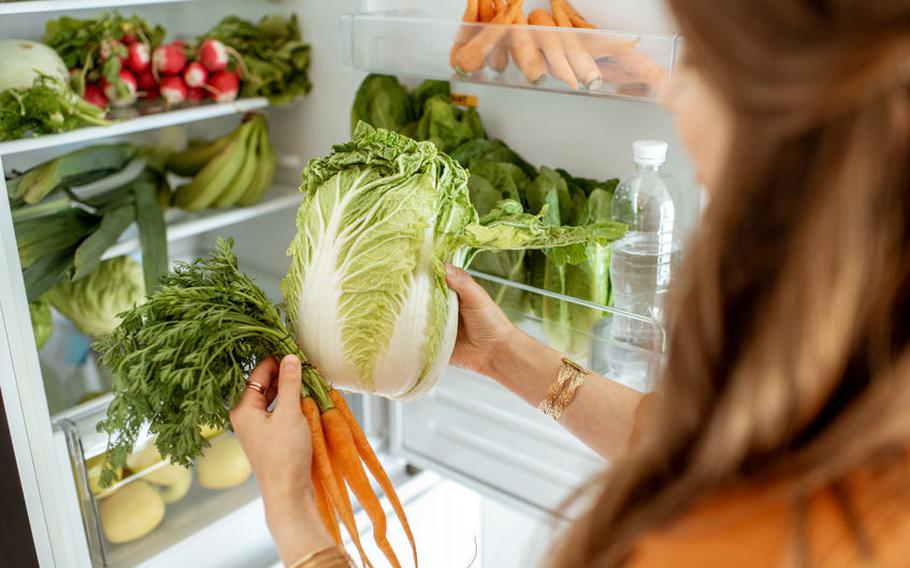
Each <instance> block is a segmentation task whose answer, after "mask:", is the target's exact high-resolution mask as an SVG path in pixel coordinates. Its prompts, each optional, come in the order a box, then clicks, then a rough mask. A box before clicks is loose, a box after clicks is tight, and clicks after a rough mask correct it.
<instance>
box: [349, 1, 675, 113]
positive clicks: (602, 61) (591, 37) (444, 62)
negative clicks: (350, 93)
mask: <svg viewBox="0 0 910 568" xmlns="http://www.w3.org/2000/svg"><path fill="white" fill-rule="evenodd" d="M342 30H343V34H344V39H343V42H344V49H345V61H346V64H347V65H348V66H350V67H354V68H356V69H361V70H364V71H370V72H377V73H389V74H395V75H403V76H412V77H418V78H424V79H441V80H450V79H451V80H459V81H467V82H473V83H487V84H495V85H502V86H508V87H521V88H529V89H541V90H546V91H556V92H565V93H575V94H584V95H594V96H611V97H620V98H626V99H632V100H646V101H649V100H653V99H654V98H655V97H656V95H657V92H658V90H659V89H660V87H661V86H662V85H663V83H664V82H665V81H666V79H667V78H668V77H669V75H670V73H671V72H672V69H673V64H674V62H675V60H676V57H677V53H678V50H679V47H680V43H681V37H680V36H679V35H678V34H639V33H634V32H619V31H609V30H600V29H581V28H558V27H556V28H554V27H543V26H523V25H498V24H475V23H472V24H465V23H462V22H459V21H457V20H445V19H440V18H434V17H427V16H426V15H425V14H423V13H421V12H414V11H407V12H398V11H396V12H380V13H364V14H349V15H345V16H344V17H343V20H342ZM478 38H482V39H483V40H484V41H479V40H478ZM472 40H474V41H475V46H478V47H480V48H481V53H486V52H489V54H490V57H488V58H486V61H484V58H483V57H479V58H478V57H472V58H469V60H461V62H462V63H468V64H469V65H470V67H469V68H468V69H463V68H461V67H459V65H458V64H457V62H456V65H454V66H453V64H452V61H450V59H451V52H452V47H453V45H454V44H456V43H461V44H463V43H465V42H470V41H472ZM533 52H540V53H541V55H542V56H543V58H544V59H543V60H544V62H545V64H544V65H543V66H541V65H540V63H539V62H538V63H537V64H536V65H530V64H528V63H527V61H528V59H526V58H522V60H523V61H524V62H525V64H523V65H522V66H519V65H518V64H517V63H516V58H515V56H514V55H513V54H514V53H519V54H521V53H524V54H525V55H526V56H527V54H529V53H531V55H530V57H531V58H537V57H538V56H536V55H533ZM476 53H477V52H476V51H475V54H476ZM494 53H498V54H499V58H500V62H503V63H505V66H504V67H503V68H502V69H501V71H500V70H496V69H494V68H493V67H492V66H491V63H490V61H491V59H492V58H493V54H494ZM562 58H565V59H562ZM560 61H562V63H563V64H560V63H559V62H560ZM579 62H580V63H581V64H583V65H579ZM566 63H568V64H569V66H570V67H575V68H576V72H575V73H566V72H565V70H566V67H565V64H566ZM493 65H495V63H493ZM478 66H481V67H480V68H476V67H478ZM559 69H562V70H563V71H562V72H560V71H559ZM558 77H563V78H564V79H567V80H560V79H559V78H558ZM571 77H574V79H572V78H571ZM570 82H571V84H570ZM576 82H577V84H575V83H576Z"/></svg>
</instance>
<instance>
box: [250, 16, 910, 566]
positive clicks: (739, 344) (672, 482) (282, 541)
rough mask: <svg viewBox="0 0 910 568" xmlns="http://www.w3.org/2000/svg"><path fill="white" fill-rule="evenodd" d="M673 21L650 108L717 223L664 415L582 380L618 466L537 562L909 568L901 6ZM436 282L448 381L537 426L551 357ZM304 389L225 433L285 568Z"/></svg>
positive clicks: (680, 325) (692, 266)
mask: <svg viewBox="0 0 910 568" xmlns="http://www.w3.org/2000/svg"><path fill="white" fill-rule="evenodd" d="M670 5H671V6H672V9H673V10H674V12H675V15H676V17H677V19H678V21H679V26H680V28H681V30H682V32H683V34H684V35H685V38H686V39H685V43H686V51H685V59H684V61H683V62H682V63H681V65H680V67H679V68H678V70H677V71H675V72H674V76H673V79H672V80H671V83H670V85H669V86H668V88H667V90H666V92H665V93H664V96H663V103H664V104H665V105H666V106H667V108H668V109H669V110H670V111H671V112H672V113H673V114H674V115H675V116H676V119H677V122H678V126H679V130H680V133H681V137H682V140H683V142H684V143H685V145H686V146H687V147H688V149H689V151H690V152H691V155H692V157H693V160H694V162H695V165H696V166H697V168H698V170H699V174H700V176H701V178H702V181H703V182H704V184H705V185H706V187H708V188H709V189H710V191H711V193H712V199H711V204H710V207H709V209H708V210H707V212H706V214H705V217H704V219H703V222H702V226H701V227H700V231H699V234H698V235H697V237H696V239H695V241H694V242H693V243H692V245H691V247H690V249H689V253H688V257H687V264H686V267H685V269H684V270H683V273H682V274H681V275H680V277H679V279H678V280H677V282H676V284H675V286H676V292H677V300H678V301H677V302H675V306H674V307H673V309H672V311H671V313H672V318H671V322H672V323H671V326H670V327H671V333H670V337H671V345H670V350H669V354H668V360H667V365H666V371H665V376H664V377H663V381H662V383H661V385H660V388H659V394H657V395H649V396H648V397H646V398H645V399H644V402H642V400H641V397H640V395H638V394H637V393H635V392H633V391H630V390H628V389H625V388H623V387H621V386H619V385H617V384H615V383H612V382H610V381H608V380H605V379H600V378H599V377H588V379H587V381H586V382H584V384H583V385H582V386H581V387H580V388H579V389H578V390H577V392H576V396H575V398H574V400H573V401H571V403H569V404H568V405H567V406H566V407H565V412H564V413H563V414H562V416H561V417H560V419H559V421H560V423H561V424H562V425H564V426H565V427H566V428H567V429H569V430H570V431H571V432H572V433H573V434H575V435H576V436H578V437H579V438H580V439H582V440H583V441H585V442H586V443H587V444H588V445H590V446H591V447H592V448H594V449H595V450H596V451H598V452H600V453H601V454H602V455H604V456H605V457H608V458H609V459H610V460H611V461H614V462H615V467H613V469H612V470H611V471H610V472H609V473H608V474H605V476H604V477H603V479H601V480H599V481H598V482H597V483H596V485H595V489H596V491H597V492H598V493H599V495H598V496H596V497H595V498H594V499H593V504H592V505H591V506H590V508H589V509H588V511H587V513H585V514H583V515H582V516H581V517H580V518H579V519H578V520H577V521H576V522H575V523H574V524H573V525H572V526H571V527H570V528H569V530H568V532H567V534H566V535H564V536H563V537H562V538H561V539H560V541H559V542H558V544H557V546H556V548H555V550H554V552H553V556H552V558H551V560H550V564H552V565H553V566H558V567H580V566H585V567H587V566H617V565H627V566H649V567H650V566H689V565H696V566H729V565H735V566H780V565H798V566H800V565H805V566H808V565H813V566H814V565H824V566H853V565H860V564H869V565H878V566H906V565H910V459H908V458H910V456H908V450H910V447H908V444H910V0H875V1H872V2H870V1H869V0H828V1H825V0H815V1H809V0H715V1H708V0H705V1H702V2H692V1H685V0H670ZM448 281H449V284H450V286H451V287H452V288H453V289H454V290H455V291H456V292H457V293H458V295H459V298H460V300H461V308H460V309H461V319H460V329H459V337H458V344H457V347H456V350H455V354H454V356H453V363H454V364H456V365H460V366H463V367H467V368H470V369H473V370H475V371H478V372H480V373H483V374H486V375H488V376H490V377H492V378H494V379H496V380H498V381H499V382H500V383H502V384H503V385H504V386H506V387H508V388H510V389H511V390H513V391H515V392H516V393H517V394H518V395H519V396H521V397H522V398H524V399H525V400H527V401H528V402H530V403H532V404H535V405H536V404H537V403H538V402H539V401H541V399H542V398H543V397H544V396H545V395H546V393H547V390H548V389H549V387H550V385H551V384H552V383H553V381H554V379H555V378H556V376H557V374H558V373H559V372H560V369H561V367H562V365H563V363H562V362H561V357H560V355H559V354H558V353H555V352H553V351H551V350H548V349H545V348H543V347H542V346H540V345H537V344H535V343H534V341H533V340H531V339H530V338H528V337H527V336H524V335H523V334H521V333H520V332H519V331H517V330H516V329H515V328H514V327H513V326H512V325H511V324H510V323H509V322H508V320H507V319H506V318H505V316H504V315H503V314H502V312H500V311H499V310H498V309H497V307H496V306H495V305H494V304H493V303H492V302H491V301H490V299H489V297H488V296H486V294H485V293H484V292H483V291H482V290H481V289H480V288H479V287H478V286H477V285H476V284H475V283H474V282H473V281H472V280H471V279H470V278H469V277H468V276H467V275H466V274H465V273H463V272H461V271H459V270H455V269H452V270H451V271H450V275H449V279H448ZM298 368H299V365H297V363H296V362H295V361H294V360H293V359H290V360H285V361H284V362H283V363H282V368H281V371H280V373H279V372H278V371H277V364H276V363H275V362H265V363H263V364H262V365H261V366H260V367H259V368H257V369H256V371H255V372H254V376H255V380H257V381H259V382H262V383H267V382H269V381H271V380H272V378H273V375H277V379H276V380H277V381H278V398H279V401H278V405H277V410H276V411H275V412H274V413H273V414H272V415H269V414H268V413H266V412H265V400H264V399H263V398H262V397H261V396H259V395H258V394H257V393H255V392H248V393H247V395H246V396H245V397H244V399H243V401H242V402H241V403H240V404H239V405H238V407H237V409H236V410H235V411H234V413H233V414H232V421H233V423H234V425H235V427H236V430H237V433H238V436H239V437H240V440H241V442H242V443H243V445H244V448H245V449H246V450H247V452H248V455H249V457H250V461H251V462H252V464H253V467H254V470H255V473H256V476H257V478H258V479H259V482H260V485H261V487H262V491H263V495H264V498H265V506H266V511H267V516H268V520H269V526H270V527H271V528H272V530H273V534H274V536H275V540H276V542H277V544H278V548H279V550H280V552H281V556H282V558H283V559H284V560H285V561H286V562H288V563H289V564H290V563H293V562H295V561H296V560H298V559H299V558H305V557H306V556H307V555H308V554H311V553H312V552H313V551H318V550H320V549H321V548H324V547H326V546H328V545H330V544H331V541H330V540H329V537H328V535H327V534H325V531H324V530H323V529H322V528H321V525H320V523H319V522H318V516H317V515H316V513H315V512H314V510H313V507H312V505H311V501H312V499H311V498H310V497H309V481H308V478H309V471H310V469H309V467H310V466H309V462H308V460H307V459H301V458H299V457H298V456H308V455H309V448H310V446H309V438H308V434H307V428H306V422H305V421H304V419H303V417H302V416H301V415H300V413H299V411H298V410H296V409H297V408H298V404H297V398H296V397H297V393H298V390H299V370H298ZM595 379H597V380H595ZM284 393H288V394H287V395H286V397H287V402H286V403H283V402H282V400H281V399H282V396H283V395H284ZM257 397H258V398H257ZM633 429H634V430H635V434H634V435H633ZM262 440H269V442H270V443H269V444H261V443H257V442H260V441H262ZM630 440H634V443H633V444H631V447H630ZM289 446H290V447H289ZM265 464H269V465H268V466H266V465H265ZM276 464H277V465H276ZM301 503H306V506H301ZM324 556H325V555H324V554H322V553H320V554H317V555H316V559H314V560H310V561H307V562H309V564H307V563H306V562H305V563H304V565H312V566H331V565H332V564H331V561H330V560H323V561H320V560H318V558H319V557H324ZM314 562H315V563H314ZM320 562H321V563H320Z"/></svg>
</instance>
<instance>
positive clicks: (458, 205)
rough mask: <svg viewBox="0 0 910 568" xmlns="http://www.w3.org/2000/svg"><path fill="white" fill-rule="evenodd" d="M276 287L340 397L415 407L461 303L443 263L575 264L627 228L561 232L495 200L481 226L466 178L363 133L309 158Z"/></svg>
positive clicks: (398, 143) (405, 145) (389, 137)
mask: <svg viewBox="0 0 910 568" xmlns="http://www.w3.org/2000/svg"><path fill="white" fill-rule="evenodd" d="M301 192H302V193H303V202H302V204H301V206H300V208H299V210H298V213H297V234H296V235H295V237H294V239H293V241H292V242H291V245H290V247H289V249H288V255H289V256H290V257H291V266H290V270H289V272H288V275H287V277H286V278H285V279H284V280H283V281H282V292H283V294H284V299H285V305H286V308H287V317H288V326H289V328H290V329H291V331H292V333H293V334H294V336H295V340H296V342H297V344H298V345H299V346H300V347H301V349H302V350H303V351H304V352H305V353H306V354H307V355H308V357H309V358H310V359H311V361H312V362H313V364H315V365H316V367H317V368H318V369H319V370H320V371H321V372H322V374H323V375H324V376H325V377H326V378H328V379H329V380H330V381H332V382H333V383H334V384H335V385H336V386H338V387H340V388H344V389H346V390H352V391H357V392H367V393H374V394H379V395H383V396H387V397H390V398H396V399H411V398H415V397H418V396H420V395H421V394H423V393H425V392H427V390H428V389H429V388H430V387H432V386H433V385H434V384H435V383H436V381H437V380H438V379H439V377H440V376H441V374H442V372H443V370H444V369H445V367H446V365H447V364H448V361H449V358H450V356H451V353H452V349H453V347H454V343H455V336H456V332H457V326H458V301H457V297H456V296H455V294H454V293H453V292H452V291H451V290H449V288H448V287H447V285H446V283H445V263H447V262H449V263H452V264H454V265H456V266H462V267H465V266H467V265H468V264H469V263H470V262H471V260H472V259H473V257H474V256H475V255H476V254H477V253H478V252H480V251H496V250H520V249H529V248H532V249H543V248H547V249H549V248H552V247H558V248H553V251H554V254H553V261H554V262H556V263H560V264H565V263H579V262H582V261H583V260H584V258H585V254H586V247H587V244H588V243H591V242H598V243H601V244H606V243H607V242H609V241H611V240H614V239H616V238H618V237H619V236H621V235H622V234H623V232H624V227H623V226H622V225H617V224H612V223H599V224H590V225H586V226H584V227H563V226H559V225H553V224H547V223H545V222H544V218H545V216H546V208H544V211H541V212H539V213H538V214H532V213H528V212H526V211H524V210H523V208H522V205H521V204H520V203H519V202H517V201H514V200H508V199H507V200H502V201H500V202H499V203H497V204H496V205H495V206H494V207H492V208H491V209H489V211H487V212H486V213H485V215H483V216H482V217H481V216H479V215H478V213H477V211H476V210H475V208H474V206H473V205H472V203H471V200H470V195H469V190H468V173H467V171H466V170H465V169H464V168H463V167H462V166H461V165H459V164H458V163H457V162H456V161H454V160H453V159H451V158H450V157H449V156H447V155H446V154H444V153H442V152H440V151H439V150H438V149H437V147H436V145H434V144H433V143H431V142H415V141H414V140H411V139H410V138H407V137H406V136H404V135H401V134H398V133H395V132H391V131H388V130H383V129H374V128H373V127H370V126H369V125H367V124H365V123H360V124H358V126H357V128H356V129H355V132H354V136H353V139H352V140H351V141H350V142H348V143H345V144H339V145H336V146H334V148H333V150H332V153H331V154H330V155H329V156H326V157H322V158H316V159H314V160H311V161H310V163H309V164H308V165H307V167H306V169H305V170H304V171H303V174H302V184H301Z"/></svg>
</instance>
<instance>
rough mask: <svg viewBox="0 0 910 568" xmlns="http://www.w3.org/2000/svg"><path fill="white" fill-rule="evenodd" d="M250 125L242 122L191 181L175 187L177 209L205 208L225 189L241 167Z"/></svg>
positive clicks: (192, 209)
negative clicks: (220, 149)
mask: <svg viewBox="0 0 910 568" xmlns="http://www.w3.org/2000/svg"><path fill="white" fill-rule="evenodd" d="M251 126H252V125H251V124H250V123H245V124H243V125H242V126H241V127H240V128H238V129H237V130H235V131H234V132H233V134H232V135H231V138H232V139H231V141H230V142H229V143H228V144H227V146H225V148H224V149H223V150H222V151H221V152H220V153H219V154H218V155H217V156H215V157H214V158H212V159H211V160H210V161H209V162H208V163H207V164H206V165H205V167H203V168H202V169H201V170H200V171H199V173H198V174H196V177H194V178H193V180H192V181H191V182H189V183H186V184H183V185H181V186H180V187H178V188H177V191H176V192H175V194H174V203H175V204H176V205H177V207H180V208H181V209H187V210H190V211H196V210H199V209H205V208H206V207H209V206H210V205H211V204H212V203H214V202H215V200H216V199H218V198H219V197H220V196H221V195H222V194H223V193H224V192H225V191H227V190H228V188H229V187H230V184H231V183H232V182H233V181H234V179H235V178H236V177H237V173H238V172H239V171H240V168H241V167H242V166H243V162H244V160H243V156H244V154H245V153H246V142H247V139H248V137H249V135H250V131H251V129H252V128H251Z"/></svg>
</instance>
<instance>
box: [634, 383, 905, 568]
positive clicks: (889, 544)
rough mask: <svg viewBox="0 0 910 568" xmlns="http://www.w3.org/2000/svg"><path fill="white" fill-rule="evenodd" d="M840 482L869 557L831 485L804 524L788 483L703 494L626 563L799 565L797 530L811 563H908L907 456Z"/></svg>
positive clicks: (886, 567)
mask: <svg viewBox="0 0 910 568" xmlns="http://www.w3.org/2000/svg"><path fill="white" fill-rule="evenodd" d="M648 398H649V397H646V398H645V400H646V401H647V399H648ZM908 457H910V456H908ZM843 486H844V489H845V491H846V493H847V495H848V496H849V501H850V504H851V507H852V508H853V511H854V514H855V518H856V520H857V521H858V526H859V527H860V530H861V531H862V533H863V536H864V538H865V542H866V543H867V544H868V546H867V548H868V549H869V550H871V555H864V551H863V550H862V549H861V546H860V545H858V542H857V538H856V533H855V531H854V530H853V529H852V528H851V523H850V522H849V520H848V518H847V517H846V515H845V512H844V508H843V507H841V506H840V501H839V500H838V499H837V497H836V496H835V494H834V492H833V491H832V490H830V489H827V490H824V491H819V492H818V493H817V494H815V495H813V496H812V497H811V498H810V499H809V502H808V509H807V511H806V513H805V520H804V523H803V524H802V528H801V523H800V520H799V513H798V509H797V505H796V503H795V501H794V500H793V498H792V492H788V491H787V486H786V484H785V483H777V484H773V485H768V486H751V487H743V488H740V489H736V490H730V491H726V492H723V493H721V494H718V495H716V496H711V497H709V498H707V499H705V500H703V501H702V502H701V503H699V504H697V505H696V506H695V507H693V509H692V510H691V511H690V512H689V513H688V514H686V515H684V516H683V517H682V518H681V519H679V520H677V521H675V522H673V523H671V524H670V525H669V526H667V527H665V528H662V529H660V530H656V531H652V532H650V533H648V534H646V535H645V536H644V537H643V538H642V539H641V540H640V542H639V543H638V545H637V547H636V549H635V552H634V554H633V555H632V557H631V559H630V561H629V563H628V566H629V567H630V568H657V567H665V566H666V567H673V568H688V567H693V568H694V567H698V568H715V567H716V568H721V567H724V568H726V567H735V568H753V567H754V568H765V567H769V566H770V567H775V566H798V565H799V564H797V563H795V562H794V560H795V559H797V558H801V556H799V555H798V554H797V553H796V552H795V550H796V548H795V547H796V543H797V542H799V541H798V535H799V534H800V532H799V531H801V530H802V531H804V532H803V534H805V535H806V537H807V541H805V542H807V543H808V554H807V557H808V559H809V565H810V566H824V567H825V568H827V567H829V566H830V567H848V566H849V567H854V566H875V567H879V568H891V567H895V568H896V567H902V568H903V567H910V459H903V460H901V461H899V462H896V463H895V465H893V466H892V467H891V468H889V469H888V470H887V471H886V472H885V473H884V474H882V472H879V473H878V474H877V475H875V474H873V473H872V472H871V471H868V470H867V469H866V468H863V469H861V470H859V471H856V472H855V473H853V474H852V475H850V476H849V477H848V478H847V479H846V480H845V483H844V484H843ZM870 559H871V562H869V560H870Z"/></svg>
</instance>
